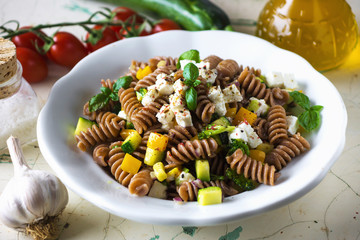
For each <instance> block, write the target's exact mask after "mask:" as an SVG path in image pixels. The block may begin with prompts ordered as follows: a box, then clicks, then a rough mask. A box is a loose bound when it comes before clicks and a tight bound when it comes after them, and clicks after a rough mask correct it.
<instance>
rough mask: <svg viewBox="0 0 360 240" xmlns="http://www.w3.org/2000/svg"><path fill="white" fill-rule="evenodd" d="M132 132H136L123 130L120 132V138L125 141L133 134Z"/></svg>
mask: <svg viewBox="0 0 360 240" xmlns="http://www.w3.org/2000/svg"><path fill="white" fill-rule="evenodd" d="M134 132H136V130H134V129H123V130H121V132H120V136H121V137H122V139H126V138H127V137H128V136H129V135H131V134H133V133H134Z"/></svg>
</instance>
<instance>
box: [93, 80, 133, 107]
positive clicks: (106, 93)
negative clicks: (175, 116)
mask: <svg viewBox="0 0 360 240" xmlns="http://www.w3.org/2000/svg"><path fill="white" fill-rule="evenodd" d="M131 81H132V77H130V76H124V77H121V78H119V79H118V80H116V82H115V83H114V85H113V87H112V89H110V88H108V87H101V88H100V91H101V93H99V94H96V95H95V96H93V97H92V98H91V99H90V101H89V111H90V112H94V111H97V110H99V109H102V108H103V107H105V106H106V105H107V104H108V103H109V101H110V100H113V101H119V96H118V92H119V90H120V88H124V89H127V88H128V87H129V86H130V83H131Z"/></svg>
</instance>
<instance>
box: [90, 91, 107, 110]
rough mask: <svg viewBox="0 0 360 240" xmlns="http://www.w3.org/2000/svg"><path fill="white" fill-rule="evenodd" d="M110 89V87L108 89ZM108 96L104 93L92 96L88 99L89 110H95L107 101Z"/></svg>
mask: <svg viewBox="0 0 360 240" xmlns="http://www.w3.org/2000/svg"><path fill="white" fill-rule="evenodd" d="M109 90H110V89H109ZM109 100H110V97H109V95H107V94H105V93H99V94H97V95H95V96H93V97H92V98H91V99H90V101H89V111H90V112H95V111H97V110H99V109H101V108H103V107H104V106H106V104H108V103H109Z"/></svg>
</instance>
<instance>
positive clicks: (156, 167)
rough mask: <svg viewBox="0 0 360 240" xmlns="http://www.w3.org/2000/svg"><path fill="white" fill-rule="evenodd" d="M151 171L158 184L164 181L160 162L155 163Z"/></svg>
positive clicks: (164, 177) (163, 170) (162, 166)
mask: <svg viewBox="0 0 360 240" xmlns="http://www.w3.org/2000/svg"><path fill="white" fill-rule="evenodd" d="M153 170H154V173H155V176H156V178H157V180H159V181H160V182H162V181H164V180H165V179H166V178H167V174H166V172H165V167H164V164H163V163H162V162H157V163H155V164H154V166H153Z"/></svg>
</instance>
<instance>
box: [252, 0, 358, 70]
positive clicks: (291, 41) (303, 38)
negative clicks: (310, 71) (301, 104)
mask: <svg viewBox="0 0 360 240" xmlns="http://www.w3.org/2000/svg"><path fill="white" fill-rule="evenodd" d="M358 34H359V32H358V26H357V24H356V20H355V16H354V14H353V13H352V11H351V8H350V6H349V5H348V4H347V3H346V1H345V0H269V2H268V3H267V4H266V5H265V7H264V9H263V10H262V12H261V13H260V16H259V19H258V23H257V28H256V35H257V36H259V37H261V38H263V39H265V40H267V41H269V42H271V43H273V44H275V45H276V46H279V47H281V48H284V49H287V50H290V51H292V52H295V53H297V54H299V55H300V56H302V57H304V58H305V59H306V60H307V61H309V62H310V63H311V64H312V65H313V67H314V68H315V69H317V70H318V71H326V70H330V69H332V68H335V67H337V66H339V65H340V64H341V63H343V62H344V61H345V59H346V57H347V56H348V55H349V54H350V53H351V51H352V50H353V49H354V48H355V46H356V44H357V42H358Z"/></svg>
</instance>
